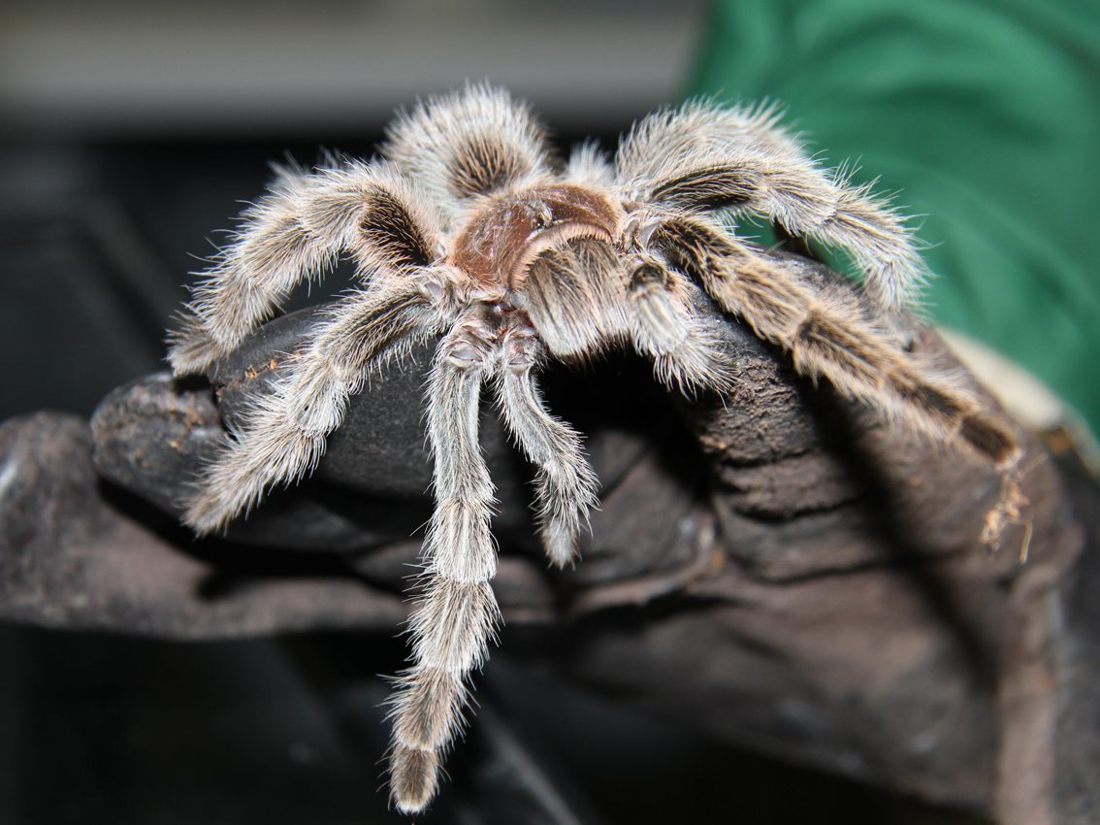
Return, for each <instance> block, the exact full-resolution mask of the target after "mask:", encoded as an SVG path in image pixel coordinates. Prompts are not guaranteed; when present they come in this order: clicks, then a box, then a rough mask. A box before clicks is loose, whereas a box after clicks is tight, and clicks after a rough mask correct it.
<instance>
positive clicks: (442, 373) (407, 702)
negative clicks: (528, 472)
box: [389, 323, 500, 813]
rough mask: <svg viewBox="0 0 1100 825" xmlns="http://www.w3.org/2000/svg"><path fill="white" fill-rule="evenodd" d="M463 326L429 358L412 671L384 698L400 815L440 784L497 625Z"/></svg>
mask: <svg viewBox="0 0 1100 825" xmlns="http://www.w3.org/2000/svg"><path fill="white" fill-rule="evenodd" d="M468 333H469V327H468V326H464V325H463V324H462V323H460V324H459V325H457V326H456V327H455V328H454V329H452V331H451V332H450V333H448V334H447V335H446V336H445V337H444V339H443V340H442V342H440V345H439V348H438V350H437V353H436V359H435V363H434V366H433V368H432V374H431V378H430V379H429V386H428V438H429V441H430V444H431V447H432V451H433V454H434V456H435V500H436V504H435V512H434V513H433V514H432V519H431V523H430V526H429V528H428V535H427V537H426V538H425V541H424V549H423V562H424V571H423V582H424V592H423V594H422V596H421V597H420V599H418V603H417V607H416V610H415V612H414V613H413V616H412V618H411V619H410V621H409V632H410V634H411V636H412V665H411V667H409V669H408V670H406V671H405V672H404V673H402V674H401V677H400V679H399V681H398V687H397V691H396V693H395V694H394V697H393V699H392V711H391V715H392V718H393V747H392V749H391V751H390V763H389V772H390V793H391V797H392V799H393V802H394V804H395V805H396V807H397V809H398V810H400V811H402V812H403V813H416V812H418V811H420V810H422V809H423V808H424V807H425V806H426V805H427V804H428V802H429V801H430V800H431V798H432V796H433V795H434V794H435V789H436V786H437V784H438V772H439V761H440V756H441V754H442V753H443V752H444V751H445V750H446V749H447V748H448V747H449V746H450V744H451V742H452V741H453V739H454V737H455V736H456V735H457V734H458V732H459V731H460V730H461V727H462V710H463V708H464V707H465V705H466V702H467V690H466V687H465V682H466V679H467V678H468V677H469V674H470V672H471V671H473V670H475V669H477V668H479V667H481V665H482V664H483V663H484V661H485V659H486V657H487V656H488V642H489V640H490V639H491V638H492V637H493V635H494V633H495V631H496V627H497V626H498V625H499V623H500V611H499V608H498V607H497V603H496V598H495V596H494V595H493V591H492V588H491V587H490V585H489V582H490V581H491V580H492V578H493V576H494V575H495V573H496V548H495V547H494V545H493V538H492V534H491V533H490V525H489V519H490V516H491V514H492V511H493V507H494V505H495V499H494V497H493V494H494V488H493V483H492V479H491V478H490V477H489V468H488V467H487V466H486V464H485V458H484V456H483V455H482V453H481V447H480V445H479V443H478V415H479V399H480V393H481V386H482V383H483V381H484V380H485V379H486V378H489V377H491V375H490V369H491V362H490V360H489V359H488V358H480V359H477V358H475V357H473V355H472V354H473V353H475V352H483V347H482V342H481V341H478V340H469V337H468Z"/></svg>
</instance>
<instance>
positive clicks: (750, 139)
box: [169, 86, 1019, 813]
mask: <svg viewBox="0 0 1100 825" xmlns="http://www.w3.org/2000/svg"><path fill="white" fill-rule="evenodd" d="M741 215H752V216H758V217H762V218H763V219H765V220H767V221H770V222H772V223H774V224H776V225H778V226H779V227H781V228H782V229H783V230H785V231H786V232H787V233H789V234H790V235H791V236H795V237H808V238H811V239H813V240H815V241H816V242H818V243H820V244H823V245H825V246H827V247H832V248H835V249H836V250H839V251H840V252H843V253H846V254H848V255H849V256H850V257H851V259H852V260H853V261H854V262H855V263H856V264H857V265H858V267H859V268H860V269H861V270H862V272H863V274H864V276H865V281H866V292H865V298H864V299H863V301H862V303H860V304H859V305H858V306H857V308H856V310H855V311H853V309H852V305H851V303H852V302H851V301H850V300H847V301H845V300H841V299H840V298H838V297H837V296H836V295H833V294H830V293H829V292H828V291H823V290H820V289H815V288H814V287H812V286H811V285H808V284H807V283H805V282H804V281H803V280H801V279H799V278H798V277H796V276H795V275H793V274H792V271H791V269H790V268H788V267H785V266H784V265H783V263H782V262H781V261H777V260H776V259H775V258H774V257H769V256H764V255H762V254H761V253H760V251H759V250H758V249H757V248H756V247H754V246H753V245H752V244H750V243H747V242H745V241H743V240H742V239H740V238H739V237H738V236H737V235H736V234H735V231H734V229H733V228H732V227H733V221H734V220H735V219H736V218H737V217H738V216H741ZM341 255H347V256H350V257H351V258H352V259H353V260H354V261H355V263H356V265H357V268H358V270H357V273H358V280H359V281H360V286H359V288H358V290H357V291H355V292H352V293H350V294H347V295H345V296H344V297H342V298H341V299H339V300H338V301H336V302H335V304H334V305H333V307H332V309H331V310H330V311H329V313H328V315H327V317H326V318H325V319H324V320H323V321H322V322H321V323H319V324H318V325H317V327H316V329H315V330H314V331H313V334H312V336H311V340H310V342H309V343H308V345H307V346H306V347H305V348H304V349H303V350H302V351H301V352H299V353H297V354H296V355H295V356H294V357H293V358H292V359H291V361H290V363H289V365H288V366H287V367H286V368H285V370H284V371H283V372H282V374H281V375H280V377H279V379H278V380H277V382H276V383H275V385H274V387H273V388H272V389H271V390H270V392H267V393H266V394H264V395H262V396H261V397H258V398H256V399H255V401H254V402H253V405H252V408H251V410H250V411H249V413H248V415H246V416H245V417H244V420H243V422H242V423H240V424H239V426H238V427H237V429H236V432H235V433H234V434H233V436H234V437H233V438H232V439H231V440H229V441H227V443H226V444H225V446H224V447H223V448H222V450H221V452H220V453H219V454H218V455H217V456H216V457H215V459H214V460H213V461H212V462H211V464H210V465H209V466H208V467H207V469H206V471H205V472H204V474H203V476H202V478H201V479H200V480H199V483H198V487H197V491H196V492H195V494H194V496H193V497H192V499H191V501H190V502H189V507H188V509H187V512H186V515H185V517H184V518H185V521H186V522H187V523H188V524H189V525H191V526H192V527H193V528H194V529H195V530H196V531H197V532H199V533H209V532H213V531H216V530H219V529H221V528H224V527H225V525H226V524H227V523H228V522H229V521H230V520H231V519H233V518H235V517H237V516H239V515H241V514H244V513H247V512H248V511H249V510H250V509H251V508H252V507H254V506H255V505H257V504H258V503H259V501H260V500H261V498H262V497H263V495H264V493H265V492H266V491H267V490H268V489H269V488H271V487H272V486H273V485H276V484H280V483H286V482H291V481H294V480H296V479H299V478H301V477H302V476H304V475H306V474H307V473H309V472H310V471H311V470H312V469H313V468H314V467H315V466H316V464H317V462H318V461H319V460H320V458H321V456H322V454H323V452H324V447H325V441H326V438H327V436H328V435H329V434H330V433H331V432H332V431H333V430H334V429H335V428H337V427H338V426H339V425H340V423H341V421H342V419H343V416H344V413H345V410H346V408H347V404H348V399H349V396H351V395H352V394H354V393H356V392H359V391H360V390H361V389H362V387H363V382H364V377H365V376H366V375H367V374H368V372H369V371H370V370H371V369H373V368H377V367H378V366H379V365H380V364H384V363H385V362H386V360H387V359H390V358H392V357H394V356H395V355H397V354H400V353H401V352H402V351H404V350H405V349H407V348H408V347H410V346H412V345H413V344H414V343H417V342H424V341H427V340H430V339H432V338H434V337H438V338H439V341H438V344H437V345H436V348H435V356H434V361H433V365H432V368H431V374H430V378H429V381H428V386H427V390H426V396H427V419H426V420H427V430H428V439H429V442H430V445H431V448H432V451H433V455H434V461H435V469H434V479H435V480H434V496H435V510H434V514H433V516H432V518H431V522H430V524H429V527H428V530H427V535H426V538H425V540H424V547H423V570H422V574H421V581H420V594H419V596H418V599H417V604H416V608H415V610H414V612H413V616H412V619H411V621H410V624H409V629H410V635H411V639H412V653H411V659H410V665H409V667H408V669H407V670H405V671H404V673H402V674H401V675H400V677H399V679H398V685H397V689H396V692H395V695H394V699H393V708H392V716H393V726H394V727H393V746H392V749H391V752H390V758H389V773H390V788H391V795H392V799H393V802H394V804H395V805H396V806H397V808H398V809H399V810H401V811H404V812H406V813H411V812H416V811H420V810H422V809H423V808H424V807H425V806H426V805H427V804H428V803H429V801H430V800H431V799H432V797H433V796H434V794H435V792H436V789H437V785H438V781H439V773H440V769H441V768H440V762H441V759H442V756H443V754H444V753H445V752H446V751H447V749H448V748H449V747H450V746H451V744H452V743H453V741H454V738H455V736H456V735H457V734H458V732H459V731H460V730H461V728H462V725H463V712H464V709H465V708H466V707H467V706H468V704H469V686H468V680H469V677H470V674H471V672H472V671H474V670H476V669H478V668H480V667H481V666H482V665H483V664H484V662H485V660H486V658H487V652H488V642H489V640H490V639H492V638H493V636H494V633H495V630H496V628H497V627H498V625H499V623H500V614H499V610H498V608H497V603H496V599H495V597H494V595H493V590H492V587H491V584H490V582H491V580H492V579H493V576H494V573H495V570H496V551H495V548H494V544H493V537H492V533H491V529H490V518H491V515H492V512H493V508H494V503H495V502H494V487H493V483H492V479H491V478H490V476H489V471H488V469H487V467H486V464H485V460H484V457H483V456H482V454H481V450H480V447H479V442H478V415H479V405H480V398H481V394H482V391H483V389H486V390H488V392H489V393H491V395H492V396H493V397H494V398H495V400H496V403H497V406H498V408H499V410H500V413H501V416H502V418H503V421H504V423H505V425H506V427H507V429H508V430H509V431H510V433H511V435H512V437H513V439H514V441H515V443H516V445H517V446H518V448H519V449H520V451H521V452H522V453H523V454H524V455H526V457H527V458H528V459H529V460H530V462H531V463H532V465H533V466H534V467H535V470H536V478H535V490H536V494H535V506H536V517H537V522H538V525H539V531H540V535H541V538H542V542H543V545H544V547H545V550H546V554H547V556H548V558H549V559H550V561H551V562H553V563H554V564H556V565H566V564H569V563H571V562H572V560H573V559H574V557H575V554H576V550H577V538H578V534H579V532H580V530H581V529H582V527H583V526H584V525H585V524H586V522H587V518H588V512H589V510H590V508H592V507H593V506H594V505H595V504H596V501H597V495H596V494H597V479H596V477H595V474H594V473H593V472H592V470H591V468H590V467H589V465H588V462H587V460H586V458H585V456H584V453H583V450H582V445H581V438H580V436H579V435H578V434H577V433H576V432H575V431H574V430H573V429H572V428H571V427H570V426H569V425H567V424H566V423H564V422H562V421H561V420H559V419H557V418H555V417H554V416H553V415H551V414H550V412H549V411H548V410H547V408H546V405H545V403H544V401H543V399H542V396H541V393H540V390H539V386H538V381H537V374H538V372H539V370H540V368H541V367H542V366H543V365H544V364H545V363H547V362H549V361H565V362H574V361H577V360H579V359H590V358H593V357H595V356H598V355H600V354H601V353H604V352H606V351H608V350H610V349H614V348H622V347H627V348H632V349H634V350H635V351H637V352H638V353H640V354H642V355H643V356H645V357H647V358H649V359H650V360H651V361H652V362H653V365H654V373H655V375H656V377H657V379H658V380H659V381H661V382H662V383H663V384H665V385H667V386H668V387H670V388H673V389H676V390H683V391H694V390H699V389H704V390H707V391H712V392H716V393H727V392H728V391H729V390H730V389H731V388H732V387H733V385H734V382H735V374H736V364H734V363H731V361H730V358H729V356H728V354H727V352H728V350H727V348H726V347H725V346H724V344H723V340H724V339H723V332H724V330H725V329H727V328H728V324H729V323H731V321H730V319H731V318H736V319H739V320H740V321H741V322H742V323H744V324H747V325H748V326H749V327H750V328H751V329H752V330H753V331H754V332H755V333H756V335H758V336H759V337H760V338H762V339H764V340H766V341H769V342H771V343H772V344H774V345H776V346H777V348H778V349H779V350H780V351H782V352H785V353H786V357H787V358H789V359H790V361H791V363H793V365H794V366H795V368H796V369H797V370H798V371H799V372H801V373H802V374H803V375H806V376H808V377H810V378H811V379H813V380H814V381H818V380H825V381H827V382H829V383H830V384H831V385H832V386H834V387H835V388H836V389H837V390H839V391H840V392H841V393H843V394H844V395H846V396H849V397H851V398H854V399H857V400H859V401H861V402H863V403H865V404H867V405H869V406H870V407H872V408H874V409H876V410H878V411H879V412H880V413H881V414H882V415H883V416H885V417H887V418H890V419H896V420H898V421H899V422H901V424H902V425H903V426H908V427H912V428H915V429H917V430H919V431H921V432H923V433H926V434H928V435H929V436H931V437H932V438H934V439H936V440H937V441H940V442H943V443H946V444H950V445H955V446H957V447H958V449H960V450H962V451H964V452H969V453H971V454H972V455H974V456H975V457H976V458H978V459H979V460H984V461H988V462H991V463H992V464H994V465H998V466H1009V465H1011V464H1012V463H1013V462H1014V461H1016V459H1017V456H1018V453H1019V451H1018V448H1017V446H1016V442H1015V438H1014V436H1013V433H1012V430H1011V428H1010V427H1009V426H1008V425H1007V424H1006V423H1005V422H1004V421H1003V420H1002V419H1001V418H999V417H998V415H997V414H996V413H994V412H991V411H989V410H987V409H986V408H985V406H984V405H983V404H982V403H981V402H980V401H979V400H978V399H977V398H975V397H973V396H972V395H970V394H969V393H968V392H966V391H965V390H964V389H962V388H961V387H959V386H957V385H956V384H955V383H954V382H952V381H951V380H948V379H946V378H943V377H939V376H936V375H934V374H932V373H931V372H930V371H928V370H927V369H926V368H925V367H922V366H921V365H920V364H919V363H918V362H917V361H916V360H915V359H914V358H913V357H912V356H911V355H909V354H908V353H907V352H906V351H905V350H904V348H903V347H902V345H901V343H900V342H899V341H898V340H897V339H896V338H895V336H894V334H893V333H892V332H891V330H892V329H893V325H892V322H891V318H894V317H896V315H895V314H896V313H897V312H899V311H900V310H902V309H903V308H904V306H905V304H906V302H907V301H908V300H909V299H911V298H912V296H913V295H914V294H916V292H917V288H918V284H919V280H920V276H921V265H920V260H919V258H918V256H917V254H916V253H915V252H914V248H913V243H912V238H911V236H910V233H909V230H908V229H907V228H906V225H905V223H904V221H903V220H902V219H901V217H900V216H899V215H898V214H896V213H895V212H894V211H893V210H892V209H890V208H887V207H886V206H885V205H884V204H883V203H881V202H880V201H877V200H876V199H874V198H872V197H871V196H870V195H869V193H868V192H867V191H866V190H864V189H861V188H858V187H851V186H849V185H848V184H847V183H846V182H845V180H844V179H843V176H840V175H836V174H833V173H831V172H828V171H826V170H823V169H821V168H820V167H819V166H818V165H817V164H816V163H815V162H814V161H813V160H811V159H810V158H809V157H807V156H806V154H805V153H804V152H803V150H802V149H801V147H800V146H799V144H798V142H797V141H796V140H794V139H793V138H792V137H791V136H790V135H788V134H787V133H785V132H784V131H783V130H782V129H780V128H779V126H778V124H777V121H776V116H775V113H774V111H773V110H771V109H767V108H762V109H759V108H758V109H738V108H726V107H723V106H720V105H717V104H714V103H708V102H695V103H689V104H687V105H685V106H683V107H681V108H678V109H668V110H664V111H661V112H658V113H656V114H654V115H651V116H649V117H647V118H646V119H644V120H642V121H641V122H640V123H639V124H637V125H636V126H635V127H634V129H633V130H632V131H631V132H630V133H629V134H628V135H627V136H626V137H625V138H624V139H623V141H622V144H621V146H620V147H619V150H618V153H617V155H616V156H615V158H614V160H613V161H611V160H609V159H608V158H606V157H604V156H603V155H602V154H601V153H600V152H599V150H598V149H597V148H596V147H595V146H593V145H584V146H582V147H580V148H579V149H577V150H576V151H575V152H574V153H573V155H572V157H571V158H570V159H569V160H568V162H566V163H564V164H560V163H559V162H558V161H557V160H556V159H555V156H554V154H553V152H552V150H551V148H550V146H549V145H548V143H547V141H546V137H545V132H544V130H543V129H542V127H541V126H539V125H538V124H537V122H536V121H535V120H534V119H533V118H532V116H531V114H530V113H529V111H528V110H527V108H526V107H524V106H522V105H520V104H518V103H516V102H514V101H513V100H512V99H511V98H510V97H509V96H508V95H507V93H505V92H504V91H502V90H499V89H493V88H488V87H485V86H474V87H470V88H467V89H465V90H463V91H460V92H458V93H456V94H453V95H450V96H447V97H442V98H433V99H431V100H429V101H427V102H426V103H423V104H421V105H419V106H417V107H416V108H415V109H413V110H412V111H411V112H409V113H407V114H404V115H402V116H400V117H399V118H398V120H397V121H396V122H395V124H394V125H393V126H392V127H391V128H390V131H389V133H388V139H387V141H386V143H385V145H384V147H383V149H382V154H381V156H380V157H378V158H376V159H373V160H371V161H369V162H364V161H358V160H339V161H334V162H333V163H331V164H328V165H326V166H324V167H322V168H317V169H315V170H313V171H311V172H308V173H303V172H300V171H296V170H281V171H280V172H279V173H278V175H277V178H276V180H275V182H274V183H273V184H272V185H271V187H270V189H269V191H268V193H267V194H266V195H265V196H264V197H263V199H261V200H260V201H259V202H258V203H257V204H256V205H255V206H253V207H251V208H250V209H249V210H248V211H247V212H245V214H244V216H243V219H242V222H241V225H240V227H239V229H238V231H237V234H236V235H235V237H234V238H233V240H232V242H231V243H230V244H229V245H228V246H227V247H226V248H225V249H224V250H223V251H222V253H221V255H220V257H219V259H218V260H217V262H216V263H215V265H214V266H213V267H212V268H211V269H210V270H209V272H208V273H207V274H206V277H205V280H204V281H203V283H202V284H201V285H200V286H199V287H198V288H197V289H196V290H195V294H194V299H193V300H192V302H191V303H190V304H189V305H188V307H187V308H186V309H185V311H184V314H183V317H182V319H181V322H180V324H179V326H178V329H177V331H176V332H175V333H174V334H173V336H172V339H171V344H172V346H171V352H170V356H169V357H170V360H171V363H172V365H173V368H174V369H175V371H176V372H177V373H191V372H201V371H204V370H207V369H209V368H210V367H211V366H212V365H213V364H214V363H215V362H217V361H218V360H219V359H221V358H223V357H224V356H226V355H227V354H228V353H230V352H231V351H233V350H234V349H235V348H236V347H237V346H238V345H239V344H240V343H241V342H242V341H243V339H244V338H245V337H246V336H247V335H249V334H250V333H251V332H252V331H253V330H255V329H256V328H257V326H258V325H260V324H261V323H262V322H263V321H264V320H266V319H267V318H269V317H270V316H271V315H272V314H273V313H274V312H275V311H276V310H277V309H278V308H279V307H280V305H281V303H282V302H283V301H284V299H285V298H286V296H287V294H288V293H289V292H290V290H291V289H293V288H294V287H295V286H296V285H298V284H299V283H300V282H302V281H303V280H306V279H310V278H314V277H319V276H320V275H322V274H323V273H324V272H325V271H326V270H327V269H329V268H330V267H331V266H332V265H333V263H334V262H335V261H336V260H337V258H338V257H339V256H341ZM714 306H717V308H718V309H719V310H721V312H722V313H725V314H726V316H727V317H726V318H725V319H724V320H716V314H715V312H714V309H713V307H714ZM717 317H718V318H719V319H721V318H722V316H721V315H718V316H717Z"/></svg>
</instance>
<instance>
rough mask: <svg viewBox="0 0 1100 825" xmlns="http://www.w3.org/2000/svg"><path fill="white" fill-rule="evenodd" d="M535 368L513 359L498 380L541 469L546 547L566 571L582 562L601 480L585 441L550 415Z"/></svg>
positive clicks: (521, 440)
mask: <svg viewBox="0 0 1100 825" xmlns="http://www.w3.org/2000/svg"><path fill="white" fill-rule="evenodd" d="M533 366H534V363H533V362H532V360H531V359H528V358H525V357H521V358H519V359H510V362H509V363H505V364H504V367H503V369H502V370H501V371H500V374H499V375H498V376H497V382H496V394H497V400H498V403H499V407H500V410H501V413H502V414H503V416H504V422H505V424H506V425H507V427H508V430H509V431H510V432H511V434H512V437H513V438H514V439H515V441H516V443H517V444H518V445H519V448H520V449H521V450H522V451H523V452H524V454H526V456H527V458H528V459H530V461H531V462H532V463H533V464H535V466H537V467H538V473H537V475H536V477H535V512H536V518H537V521H538V525H539V536H540V538H541V539H542V546H543V548H544V550H545V551H546V555H547V556H548V557H549V559H550V561H551V562H553V563H554V564H555V565H557V566H558V567H564V566H565V565H567V564H569V563H570V562H571V561H573V560H574V559H575V558H576V555H577V541H578V536H579V534H580V530H581V527H582V526H584V525H585V524H587V523H588V513H589V511H590V510H591V509H592V508H594V507H596V506H597V504H598V499H597V496H596V490H597V485H598V480H597V478H596V474H595V472H594V471H593V470H592V467H591V466H590V465H589V463H588V461H587V459H586V458H585V457H584V452H583V450H582V449H581V439H580V436H579V435H578V434H577V432H576V431H575V430H574V429H573V428H572V427H570V426H568V425H567V424H565V423H564V422H562V421H561V420H560V419H558V418H555V417H554V416H552V415H551V414H550V413H549V412H548V411H547V409H546V405H545V403H544V402H543V400H542V394H541V393H540V392H539V388H538V384H537V382H536V380H535V376H534V375H533V373H532V368H533Z"/></svg>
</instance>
